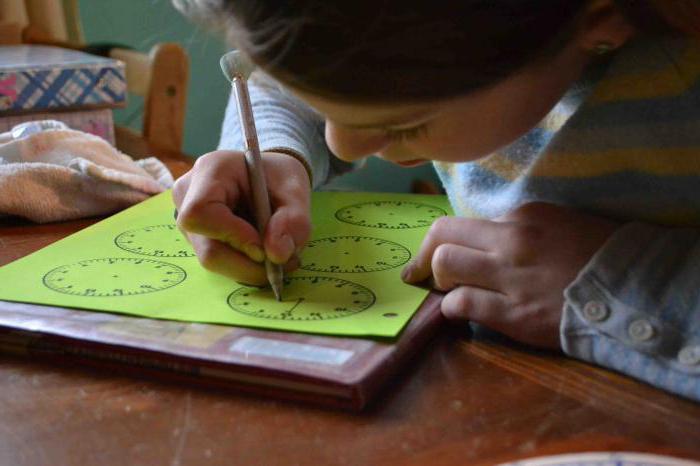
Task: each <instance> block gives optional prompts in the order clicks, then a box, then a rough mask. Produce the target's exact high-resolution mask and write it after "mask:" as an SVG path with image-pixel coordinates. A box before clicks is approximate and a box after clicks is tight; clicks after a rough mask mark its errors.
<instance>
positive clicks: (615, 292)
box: [560, 223, 700, 399]
mask: <svg viewBox="0 0 700 466" xmlns="http://www.w3.org/2000/svg"><path fill="white" fill-rule="evenodd" d="M663 231H664V230H663V229H662V228H660V227H655V226H651V225H645V224H640V223H631V224H627V225H625V226H623V227H622V228H620V229H619V230H618V231H616V232H615V233H614V234H613V236H612V237H611V238H610V239H609V240H608V241H607V242H606V243H605V244H604V245H603V247H602V248H601V249H600V251H598V252H597V253H596V255H595V256H594V257H593V258H592V259H591V260H590V261H589V263H588V264H587V265H586V266H585V267H584V269H583V270H582V271H581V272H580V273H579V275H578V277H577V278H576V279H575V280H574V282H572V283H571V284H570V285H569V286H568V287H567V288H566V290H565V291H564V297H565V304H564V309H563V314H562V320H561V326H560V337H561V344H562V348H563V350H564V352H565V353H566V354H568V355H570V356H572V357H575V358H578V359H582V360H584V361H588V362H591V363H594V364H598V365H601V366H604V367H608V368H611V369H614V370H617V371H620V372H623V373H625V374H627V375H630V376H632V377H635V378H638V379H640V380H643V381H646V382H648V383H650V384H652V385H655V386H657V387H660V388H664V389H666V390H670V391H673V392H675V393H678V394H681V395H683V396H687V397H690V398H694V399H700V382H699V381H700V337H699V336H698V335H696V334H695V335H694V334H693V333H692V332H686V331H684V329H683V328H681V327H679V326H678V325H677V323H674V322H670V321H668V320H667V319H664V318H663V314H662V313H659V308H658V307H657V306H659V305H660V303H658V302H655V301H654V300H650V299H648V298H649V296H650V294H653V293H649V292H648V290H647V292H645V293H643V292H640V290H641V288H640V287H644V286H646V287H653V286H654V283H645V281H644V280H640V275H641V276H643V277H648V276H649V275H650V274H649V270H644V271H643V272H642V273H640V270H639V269H640V267H641V268H644V269H648V268H649V267H650V266H652V264H653V263H654V262H656V261H648V260H647V259H648V256H649V254H651V255H654V254H657V253H658V251H656V249H659V248H660V247H662V246H663V244H660V242H659V240H658V238H659V235H660V234H663V233H662V232H663ZM645 256H646V257H645ZM656 259H658V258H656ZM656 285H659V284H658V283H657V284H656ZM659 295H660V296H666V294H665V293H659ZM645 298H646V299H645ZM688 307H689V308H690V307H692V305H691V304H688ZM690 311H691V309H689V316H690V315H692V313H691V312H690Z"/></svg>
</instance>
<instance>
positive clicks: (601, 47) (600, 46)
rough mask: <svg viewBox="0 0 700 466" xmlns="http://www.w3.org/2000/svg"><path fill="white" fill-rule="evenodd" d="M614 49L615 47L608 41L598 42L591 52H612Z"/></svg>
mask: <svg viewBox="0 0 700 466" xmlns="http://www.w3.org/2000/svg"><path fill="white" fill-rule="evenodd" d="M614 49H615V47H614V46H613V44H611V43H610V42H598V43H597V44H595V46H594V47H593V52H594V53H595V54H596V55H605V54H606V53H610V52H612V51H613V50H614Z"/></svg>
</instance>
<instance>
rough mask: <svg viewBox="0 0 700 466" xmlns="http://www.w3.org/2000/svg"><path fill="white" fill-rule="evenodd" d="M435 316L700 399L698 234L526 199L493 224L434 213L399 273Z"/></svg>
mask: <svg viewBox="0 0 700 466" xmlns="http://www.w3.org/2000/svg"><path fill="white" fill-rule="evenodd" d="M426 278H432V280H433V282H434V285H435V287H436V288H438V289H440V290H444V291H446V292H447V293H446V295H445V298H444V299H443V301H442V312H443V313H444V314H445V315H446V316H447V317H448V318H453V319H468V320H472V321H475V322H478V323H481V324H483V325H485V326H487V327H490V328H492V329H495V330H498V331H500V332H502V333H504V334H506V335H508V336H510V337H512V338H514V339H516V340H518V341H521V342H524V343H529V344H532V345H535V346H544V347H550V348H563V349H564V351H566V353H567V354H569V355H571V356H573V357H576V358H579V359H583V360H586V361H589V362H592V363H595V364H599V365H602V366H605V367H609V368H611V369H615V370H618V371H620V372H623V373H625V374H627V375H630V376H632V377H635V378H638V379H640V380H643V381H645V382H648V383H650V384H653V385H656V386H657V387H660V388H663V389H665V390H668V391H671V392H674V393H678V394H680V395H683V396H686V397H689V398H693V399H696V400H700V230H698V229H674V228H662V227H657V226H651V225H643V224H628V225H625V226H622V227H621V226H620V225H619V224H616V223H615V222H612V221H610V220H607V219H604V218H600V217H595V216H591V215H588V214H584V213H582V212H577V211H575V210H572V209H569V208H563V207H558V206H554V205H549V204H528V205H525V206H523V207H521V208H519V209H517V210H515V211H513V212H511V213H510V214H508V215H506V216H504V217H503V218H500V219H498V221H490V220H479V219H469V218H460V217H444V218H442V219H440V220H438V221H437V222H436V223H435V224H434V225H433V227H431V229H430V231H429V233H428V235H427V236H426V239H425V241H424V242H423V244H422V246H421V249H420V251H419V252H418V254H417V256H416V258H415V260H414V262H412V263H411V265H410V266H409V267H408V268H407V270H406V274H405V275H404V279H405V280H406V281H409V282H419V281H422V280H425V279H426Z"/></svg>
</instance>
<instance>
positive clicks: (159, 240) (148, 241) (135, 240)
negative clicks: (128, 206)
mask: <svg viewBox="0 0 700 466" xmlns="http://www.w3.org/2000/svg"><path fill="white" fill-rule="evenodd" d="M114 244H116V245H117V246H118V247H120V248H122V249H123V250H125V251H129V252H133V253H134V254H141V255H144V256H153V257H194V255H195V254H194V251H193V250H192V247H191V246H190V244H189V243H188V242H187V240H186V239H185V237H184V236H183V235H182V233H181V232H180V230H178V228H177V226H176V225H153V226H148V227H143V228H138V229H136V230H129V231H125V232H124V233H122V234H120V235H119V236H117V237H116V238H114Z"/></svg>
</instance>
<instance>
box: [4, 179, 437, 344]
mask: <svg viewBox="0 0 700 466" xmlns="http://www.w3.org/2000/svg"><path fill="white" fill-rule="evenodd" d="M173 209H174V205H173V202H172V199H171V194H170V192H165V193H163V194H160V195H158V196H155V197H153V198H151V199H149V200H147V201H145V202H142V203H140V204H138V205H136V206H133V207H131V208H129V209H127V210H125V211H123V212H121V213H119V214H116V215H114V216H112V217H110V218H107V219H105V220H103V221H101V222H99V223H96V224H95V225H93V226H91V227H89V228H86V229H85V230H82V231H80V232H78V233H75V234H74V235H71V236H69V237H67V238H65V239H63V240H61V241H58V242H56V243H54V244H52V245H50V246H48V247H46V248H44V249H42V250H39V251H37V252H35V253H33V254H31V255H29V256H27V257H24V258H22V259H20V260H17V261H15V262H13V263H11V264H8V265H6V266H4V267H2V268H0V299H2V300H7V301H20V302H26V303H37V304H47V305H54V306H62V307H70V308H79V309H89V310H95V311H106V312H116V313H124V314H132V315H137V316H142V317H149V318H156V319H170V320H179V321H188V322H203V323H213V324H229V325H237V326H244V327H256V328H267V329H278V330H288V331H297V332H309V333H321V334H333V335H348V336H376V337H394V336H396V335H397V334H398V333H399V332H400V331H401V329H402V328H403V327H404V325H405V324H406V323H407V322H408V320H409V319H410V317H411V315H412V314H413V313H414V312H415V311H416V310H417V309H418V307H419V306H420V304H421V303H422V301H423V300H424V299H425V297H426V295H427V291H426V290H425V289H422V288H419V287H415V286H410V285H406V284H404V283H403V282H402V281H401V279H400V274H401V270H402V268H403V266H404V265H405V264H406V263H407V262H408V261H409V260H410V258H411V257H412V256H413V255H415V253H416V252H417V251H418V248H419V246H420V243H421V241H422V239H423V237H424V236H425V233H426V232H427V230H428V227H429V226H430V225H431V224H432V222H433V221H434V220H435V219H436V218H438V217H440V216H443V215H447V214H449V213H450V209H449V206H448V203H447V199H446V198H445V197H444V196H419V195H411V194H385V193H331V192H321V193H313V198H312V219H313V226H314V228H313V236H312V239H311V241H310V242H309V243H308V245H307V247H306V248H305V250H304V252H303V253H302V257H301V262H302V266H301V269H300V270H298V271H295V272H294V273H291V274H289V275H288V276H287V277H285V284H284V291H283V298H284V299H283V302H277V301H275V299H274V297H273V295H272V291H271V290H270V289H269V288H268V289H265V288H255V287H250V286H243V285H240V284H238V283H236V282H234V281H231V280H230V279H227V278H225V277H221V276H219V275H217V274H214V273H212V272H208V271H207V270H205V269H203V268H202V267H201V266H200V265H199V262H198V261H197V258H196V257H195V255H194V252H193V250H192V248H191V247H190V245H189V244H188V242H187V241H186V239H185V238H184V237H183V236H182V234H181V233H180V231H179V230H178V229H177V227H176V226H175V223H174V220H173Z"/></svg>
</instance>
